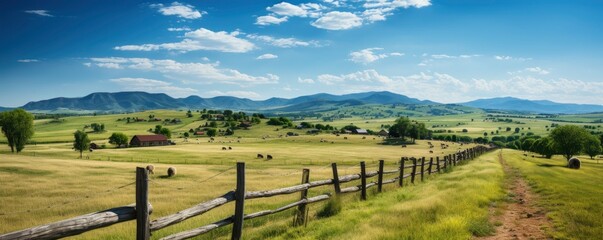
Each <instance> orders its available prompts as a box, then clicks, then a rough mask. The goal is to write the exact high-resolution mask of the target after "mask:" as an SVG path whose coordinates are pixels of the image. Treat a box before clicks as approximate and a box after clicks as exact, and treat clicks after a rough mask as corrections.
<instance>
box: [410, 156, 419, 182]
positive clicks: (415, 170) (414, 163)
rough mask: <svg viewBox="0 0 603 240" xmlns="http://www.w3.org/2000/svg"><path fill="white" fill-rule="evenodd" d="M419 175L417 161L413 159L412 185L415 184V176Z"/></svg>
mask: <svg viewBox="0 0 603 240" xmlns="http://www.w3.org/2000/svg"><path fill="white" fill-rule="evenodd" d="M416 175H417V159H416V158H412V174H411V177H410V183H412V184H414V183H415V176H416Z"/></svg>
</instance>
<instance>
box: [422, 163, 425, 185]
mask: <svg viewBox="0 0 603 240" xmlns="http://www.w3.org/2000/svg"><path fill="white" fill-rule="evenodd" d="M424 175H425V157H422V158H421V182H423V179H424Z"/></svg>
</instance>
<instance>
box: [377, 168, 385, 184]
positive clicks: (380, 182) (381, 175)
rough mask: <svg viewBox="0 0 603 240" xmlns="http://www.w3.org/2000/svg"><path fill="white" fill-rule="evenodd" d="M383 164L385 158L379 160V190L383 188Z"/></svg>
mask: <svg viewBox="0 0 603 240" xmlns="http://www.w3.org/2000/svg"><path fill="white" fill-rule="evenodd" d="M383 164H385V160H379V175H378V176H377V190H378V191H379V192H381V190H382V188H383Z"/></svg>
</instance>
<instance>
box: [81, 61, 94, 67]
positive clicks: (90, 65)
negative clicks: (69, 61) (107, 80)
mask: <svg viewBox="0 0 603 240" xmlns="http://www.w3.org/2000/svg"><path fill="white" fill-rule="evenodd" d="M82 65H84V66H86V67H92V63H89V62H85V63H82Z"/></svg>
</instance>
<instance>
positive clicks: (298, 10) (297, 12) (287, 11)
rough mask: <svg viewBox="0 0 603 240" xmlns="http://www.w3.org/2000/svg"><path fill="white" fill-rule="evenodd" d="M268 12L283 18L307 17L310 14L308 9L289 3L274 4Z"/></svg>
mask: <svg viewBox="0 0 603 240" xmlns="http://www.w3.org/2000/svg"><path fill="white" fill-rule="evenodd" d="M266 10H268V11H271V12H273V13H275V14H278V15H281V16H296V17H305V16H306V15H307V14H308V11H306V9H304V8H302V7H300V6H297V5H293V4H291V3H288V2H281V3H277V4H274V5H273V6H272V7H267V8H266Z"/></svg>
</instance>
